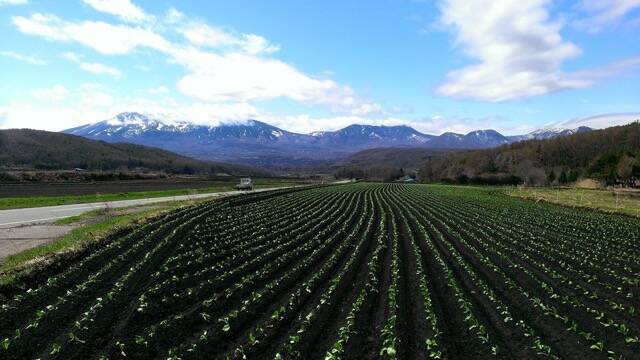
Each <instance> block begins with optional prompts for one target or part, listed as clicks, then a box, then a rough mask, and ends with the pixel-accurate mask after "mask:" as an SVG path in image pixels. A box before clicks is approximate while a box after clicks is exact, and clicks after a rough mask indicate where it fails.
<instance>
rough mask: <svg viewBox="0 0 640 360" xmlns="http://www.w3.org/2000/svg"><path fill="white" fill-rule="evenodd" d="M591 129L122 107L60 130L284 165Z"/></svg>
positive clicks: (239, 160)
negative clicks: (167, 114) (417, 124)
mask: <svg viewBox="0 0 640 360" xmlns="http://www.w3.org/2000/svg"><path fill="white" fill-rule="evenodd" d="M590 130H591V129H590V128H588V127H580V128H577V129H541V130H537V131H534V132H531V133H529V134H525V135H517V136H504V135H502V134H500V133H499V132H497V131H495V130H476V131H472V132H470V133H468V134H457V133H451V132H447V133H444V134H442V135H429V134H423V133H421V132H419V131H417V130H415V129H413V128H411V127H409V126H405V125H399V126H375V125H359V124H354V125H350V126H347V127H345V128H343V129H340V130H336V131H321V132H314V133H310V134H299V133H294V132H290V131H286V130H283V129H280V128H278V127H275V126H272V125H269V124H267V123H264V122H261V121H258V120H248V121H246V122H241V123H228V124H221V125H216V126H208V125H197V124H194V123H191V122H186V121H169V120H163V119H157V118H152V117H149V116H146V115H143V114H140V113H136V112H127V113H121V114H119V115H117V116H116V117H114V118H112V119H108V120H104V121H100V122H97V123H91V124H87V125H83V126H79V127H75V128H72V129H68V130H65V131H64V132H65V133H67V134H73V135H79V136H83V137H86V138H90V139H94V140H102V141H106V142H112V143H113V142H128V143H135V144H140V145H147V146H154V147H159V148H163V149H166V150H170V151H174V152H177V153H179V154H183V155H186V156H190V157H194V158H198V159H202V160H210V161H225V162H235V163H240V164H247V165H253V166H260V167H265V168H271V169H289V168H292V167H297V166H306V165H314V164H318V163H322V162H327V161H335V160H337V159H342V158H345V157H346V156H348V155H350V154H353V153H355V152H358V151H361V150H367V149H374V148H386V147H396V148H397V147H400V148H402V147H406V148H408V147H413V148H416V147H417V148H430V149H441V150H442V149H449V150H452V149H483V148H491V147H496V146H500V145H505V144H510V143H513V142H518V141H522V140H529V139H548V138H553V137H557V136H565V135H570V134H574V133H577V132H587V131H590Z"/></svg>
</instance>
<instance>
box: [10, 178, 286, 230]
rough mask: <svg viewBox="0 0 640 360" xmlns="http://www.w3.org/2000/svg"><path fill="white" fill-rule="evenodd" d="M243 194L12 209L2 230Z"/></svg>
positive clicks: (222, 193) (187, 196)
mask: <svg viewBox="0 0 640 360" xmlns="http://www.w3.org/2000/svg"><path fill="white" fill-rule="evenodd" d="M283 188H284V187H274V188H265V189H257V190H253V192H260V191H269V190H275V189H283ZM240 193H243V192H242V191H225V192H215V193H206V194H193V195H181V196H166V197H158V198H147V199H135V200H120V201H107V202H97V203H86V204H71V205H58V206H44V207H35V208H26V209H11V210H0V228H7V227H15V226H21V225H26V224H37V223H46V222H52V221H55V220H58V219H62V218H66V217H70V216H76V215H80V214H82V213H85V212H87V211H91V210H97V209H105V208H123V207H129V206H139V205H147V204H154V203H160V202H167V201H183V200H195V199H203V198H213V197H221V196H229V195H236V194H240Z"/></svg>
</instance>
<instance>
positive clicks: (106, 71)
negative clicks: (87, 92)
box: [80, 62, 122, 79]
mask: <svg viewBox="0 0 640 360" xmlns="http://www.w3.org/2000/svg"><path fill="white" fill-rule="evenodd" d="M80 69H82V70H84V71H88V72H90V73H93V74H98V75H109V76H112V77H114V78H116V79H119V78H121V77H122V72H120V70H118V69H116V68H114V67H111V66H107V65H104V64H101V63H95V62H93V63H86V62H83V63H80Z"/></svg>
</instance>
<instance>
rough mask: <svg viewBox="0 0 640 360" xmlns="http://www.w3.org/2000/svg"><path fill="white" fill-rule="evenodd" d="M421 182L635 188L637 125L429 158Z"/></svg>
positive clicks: (639, 152) (639, 165)
mask: <svg viewBox="0 0 640 360" xmlns="http://www.w3.org/2000/svg"><path fill="white" fill-rule="evenodd" d="M420 177H421V179H422V180H424V181H438V182H440V181H442V182H456V183H484V184H518V183H525V184H529V185H544V184H549V183H552V184H558V183H560V184H563V183H570V182H573V181H576V180H577V179H579V178H586V177H588V178H595V179H598V180H601V181H602V182H603V183H606V184H623V185H633V184H635V182H636V180H637V179H638V178H639V177H640V122H635V123H632V124H629V125H625V126H617V127H611V128H608V129H604V130H597V131H591V132H587V133H579V134H575V135H571V136H567V137H558V138H554V139H549V140H529V141H523V142H519V143H515V144H510V145H505V146H501V147H497V148H493V149H484V150H475V151H465V152H458V153H450V154H447V155H444V156H440V157H433V158H431V159H429V160H427V161H426V162H425V164H424V165H423V167H422V169H421V170H420Z"/></svg>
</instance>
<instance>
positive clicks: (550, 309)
mask: <svg viewBox="0 0 640 360" xmlns="http://www.w3.org/2000/svg"><path fill="white" fill-rule="evenodd" d="M455 211H456V212H459V211H460V208H459V207H458V206H456V208H455ZM444 218H446V219H449V220H452V221H454V222H455V221H457V222H458V223H459V224H463V225H466V226H462V229H474V230H475V231H478V232H484V231H486V230H484V229H491V227H490V226H479V224H468V223H467V224H465V219H464V217H459V218H457V219H456V215H455V212H454V211H453V208H452V209H451V213H448V214H444ZM463 231H464V230H463ZM468 231H469V230H467V232H468ZM466 236H472V235H470V234H467V235H466ZM485 238H486V239H489V240H491V239H496V238H499V239H508V237H504V236H502V237H500V236H495V235H494V236H493V237H492V236H489V235H486V234H485ZM523 240H524V239H523ZM476 241H478V242H479V243H481V244H484V243H483V242H482V240H481V239H479V238H476ZM523 242H524V241H523ZM492 245H493V246H498V245H499V244H498V245H496V244H495V243H493V244H492ZM511 245H512V246H513V245H514V244H511ZM467 246H468V247H469V249H471V250H474V251H476V252H477V250H476V249H475V248H474V247H472V246H469V245H467ZM484 248H485V249H492V248H491V247H490V246H489V245H487V244H484ZM508 252H512V254H511V257H508V256H506V255H505V253H508ZM493 253H494V255H495V256H501V257H502V258H503V260H504V261H505V263H512V258H513V257H515V256H520V257H522V252H514V251H513V249H512V248H510V247H509V246H502V247H500V250H499V251H493ZM525 255H526V254H525ZM478 258H480V259H482V260H484V261H485V263H487V264H488V265H490V266H492V267H493V268H494V269H495V270H496V271H498V270H499V269H500V268H499V267H497V266H495V265H494V264H492V263H491V262H490V260H489V258H487V257H483V255H481V254H480V255H478ZM511 267H513V268H516V269H519V270H520V271H522V272H523V273H524V274H526V275H528V276H529V277H531V278H532V279H534V280H535V281H537V282H538V283H539V286H540V288H541V289H543V290H544V291H545V292H546V293H547V295H548V301H551V302H556V303H557V302H558V299H560V300H559V301H561V302H562V304H567V303H568V302H571V303H572V304H573V306H574V307H583V308H585V309H586V310H587V311H589V312H592V313H594V314H599V316H600V317H602V316H603V313H602V312H596V311H595V310H594V309H592V308H589V307H586V306H584V304H582V303H581V302H578V301H576V300H575V299H573V300H569V297H568V296H567V295H564V296H560V295H558V294H557V293H556V292H555V290H554V289H553V287H551V286H549V285H548V284H546V283H544V282H543V281H542V280H540V279H539V278H538V277H536V276H535V275H534V274H532V273H531V272H530V271H528V270H527V269H526V268H524V267H522V266H518V265H512V266H511ZM543 269H545V268H543ZM546 270H547V271H549V270H552V269H551V268H548V267H547V268H546ZM556 275H557V274H556ZM504 276H505V277H508V276H507V275H504ZM509 281H513V279H510V278H509ZM567 282H568V283H569V282H570V280H568V281H567ZM514 284H515V282H514ZM513 288H514V289H517V290H518V291H520V292H521V291H524V290H523V289H522V288H521V287H516V285H514V287H513ZM525 294H526V295H528V292H525ZM533 299H534V300H533V301H534V302H535V305H536V306H538V307H539V308H541V309H542V310H543V312H544V313H545V314H546V315H548V316H553V317H554V318H557V319H560V320H562V321H563V323H564V324H565V326H567V327H568V329H567V330H574V331H575V332H577V333H578V334H580V335H581V336H582V337H583V338H584V339H585V340H587V341H588V342H589V343H590V344H591V345H590V346H591V349H593V350H595V351H607V354H608V355H609V356H610V357H615V353H614V352H613V351H611V350H606V349H605V343H604V341H603V340H601V339H600V340H598V339H596V337H594V336H593V335H592V333H591V332H590V331H587V330H582V331H578V324H577V323H576V322H575V321H572V320H571V317H570V316H568V315H563V314H562V313H560V312H559V310H558V309H557V307H556V306H549V305H546V304H545V302H544V301H543V300H542V299H541V298H539V297H534V298H533ZM569 310H570V309H569ZM600 320H602V318H600ZM591 325H593V323H592V324H591ZM602 325H604V326H605V327H608V326H614V327H617V328H619V329H624V330H623V331H625V332H626V331H628V327H627V326H626V325H625V324H617V325H616V324H615V323H611V320H609V321H607V322H606V323H605V322H602ZM592 328H593V326H591V327H589V329H590V330H592ZM620 333H621V334H622V332H620Z"/></svg>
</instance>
